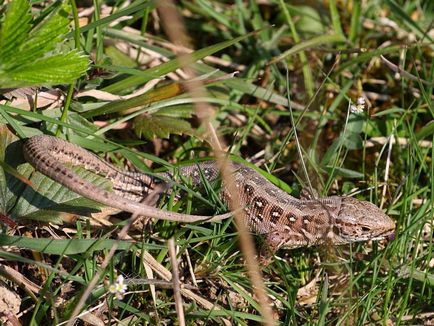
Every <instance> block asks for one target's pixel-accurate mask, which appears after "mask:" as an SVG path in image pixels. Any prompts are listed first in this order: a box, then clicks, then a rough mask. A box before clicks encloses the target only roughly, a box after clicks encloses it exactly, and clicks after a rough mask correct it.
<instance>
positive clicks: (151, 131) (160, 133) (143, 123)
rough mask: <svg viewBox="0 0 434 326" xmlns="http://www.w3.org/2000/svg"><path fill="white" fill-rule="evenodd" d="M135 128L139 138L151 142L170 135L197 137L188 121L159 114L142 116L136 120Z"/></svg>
mask: <svg viewBox="0 0 434 326" xmlns="http://www.w3.org/2000/svg"><path fill="white" fill-rule="evenodd" d="M133 127H134V131H135V132H136V134H137V136H138V137H142V136H143V137H145V138H147V139H150V140H152V139H154V138H155V137H158V138H169V136H170V134H178V135H182V134H187V135H194V136H197V135H196V132H195V130H194V129H193V128H192V127H191V125H190V123H189V122H188V121H186V120H183V119H179V118H176V117H171V116H165V115H159V114H142V115H140V116H138V117H137V118H136V119H134V125H133Z"/></svg>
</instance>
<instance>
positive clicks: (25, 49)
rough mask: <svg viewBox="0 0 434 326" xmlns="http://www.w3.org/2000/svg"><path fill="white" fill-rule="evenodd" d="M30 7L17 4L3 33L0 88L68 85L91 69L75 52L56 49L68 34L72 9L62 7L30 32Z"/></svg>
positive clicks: (21, 2)
mask: <svg viewBox="0 0 434 326" xmlns="http://www.w3.org/2000/svg"><path fill="white" fill-rule="evenodd" d="M29 9H30V7H29V4H28V2H27V1H26V0H14V1H13V2H12V3H11V4H10V5H9V8H8V10H7V13H6V15H5V20H4V22H3V25H2V27H1V30H0V44H1V46H0V88H13V87H24V86H32V85H47V84H68V83H72V82H74V81H75V80H76V79H77V78H79V77H80V76H81V75H82V74H83V73H84V72H85V71H86V70H87V68H88V65H89V60H88V59H87V57H85V56H82V55H80V53H79V52H78V51H76V50H73V51H70V52H67V53H65V52H63V53H62V52H60V50H57V51H56V50H55V48H56V46H57V47H59V43H60V42H61V41H63V40H64V39H65V35H66V33H67V32H68V31H69V22H70V21H69V18H68V13H69V11H70V7H69V5H66V4H64V5H61V6H60V7H59V8H58V9H56V10H54V11H53V12H52V13H51V14H50V15H49V16H48V17H47V18H45V19H44V20H43V21H42V22H41V23H39V24H38V25H37V26H36V27H34V28H33V30H31V31H30V24H29V22H30V20H31V16H30V11H29Z"/></svg>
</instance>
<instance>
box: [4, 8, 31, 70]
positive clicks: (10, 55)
mask: <svg viewBox="0 0 434 326" xmlns="http://www.w3.org/2000/svg"><path fill="white" fill-rule="evenodd" d="M31 19H32V16H31V14H30V6H29V2H28V1H27V0H15V1H12V2H11V3H10V4H9V6H8V8H7V10H6V14H5V18H4V21H3V24H2V26H1V29H0V44H1V46H0V67H2V66H3V65H5V64H6V63H7V62H10V61H11V60H13V59H14V58H16V56H17V48H19V47H20V45H21V44H23V43H24V41H25V39H26V38H27V36H28V34H29V31H30V21H31Z"/></svg>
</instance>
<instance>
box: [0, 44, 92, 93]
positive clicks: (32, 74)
mask: <svg viewBox="0 0 434 326" xmlns="http://www.w3.org/2000/svg"><path fill="white" fill-rule="evenodd" d="M88 64H89V61H88V59H87V57H86V56H83V55H81V54H80V53H79V52H78V51H77V50H73V51H71V52H69V53H67V54H64V53H62V54H57V55H53V56H50V57H46V58H43V59H40V60H37V61H35V62H30V63H28V64H26V65H22V66H21V67H19V68H17V69H14V70H11V71H8V72H7V73H4V74H2V73H1V71H0V88H2V87H24V86H30V85H41V84H69V83H72V82H74V81H75V80H76V79H77V78H78V77H79V76H81V75H82V74H83V73H84V72H85V71H86V70H87V68H88Z"/></svg>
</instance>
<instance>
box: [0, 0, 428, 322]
mask: <svg viewBox="0 0 434 326" xmlns="http://www.w3.org/2000/svg"><path fill="white" fill-rule="evenodd" d="M159 3H160V2H159V1H156V2H150V1H146V0H137V1H133V2H126V1H117V2H110V1H106V2H104V1H102V2H98V1H95V2H94V3H93V6H92V7H85V4H84V3H77V4H76V3H75V2H74V1H71V3H70V4H67V3H61V2H34V3H33V5H32V7H31V8H30V6H29V4H28V2H27V1H25V0H13V1H12V2H10V3H9V4H4V3H3V4H2V5H1V10H0V13H1V15H2V19H1V25H0V88H1V102H0V123H1V124H2V125H1V126H0V161H1V167H2V169H0V172H1V173H0V208H1V216H0V222H1V224H0V225H2V233H1V234H0V243H1V245H2V249H1V251H0V257H1V259H2V264H1V265H0V270H1V274H2V281H1V283H0V284H1V286H0V290H1V292H0V296H1V297H2V300H0V301H2V302H6V303H7V306H5V307H2V309H0V311H3V315H2V316H1V317H2V318H3V319H2V320H3V322H5V321H6V320H8V321H9V322H11V323H15V324H18V322H21V323H22V324H25V325H39V324H43V323H45V324H50V325H51V324H53V325H54V324H56V325H58V324H61V323H62V322H65V323H66V322H68V321H69V324H70V325H72V323H73V322H74V319H72V317H74V316H76V314H77V313H80V316H79V323H80V324H85V323H90V324H99V323H101V322H105V323H107V324H122V325H127V324H128V325H130V324H131V325H135V324H173V323H180V324H182V319H183V317H184V318H185V320H186V323H187V324H227V325H229V324H240V325H245V324H256V323H257V322H260V321H265V323H266V324H270V325H271V324H273V322H275V323H277V322H280V323H281V324H283V325H312V324H315V325H317V324H318V325H323V324H328V325H365V324H381V325H391V324H392V323H394V324H397V325H398V324H403V325H406V324H422V323H426V324H429V322H433V320H434V315H433V313H434V298H433V286H434V259H433V254H432V253H433V251H434V245H433V207H434V206H433V198H434V191H433V189H434V184H433V183H434V181H433V180H434V164H433V152H434V147H433V140H434V139H433V138H434V123H433V118H434V105H433V103H434V102H433V86H434V83H433V80H434V78H433V76H434V65H433V58H434V51H433V48H434V44H433V38H434V26H433V24H432V22H433V21H434V11H433V9H434V8H433V4H432V2H430V1H423V0H418V1H405V0H402V1H395V0H384V1H365V2H362V1H359V0H357V1H350V2H336V1H334V0H333V1H332V0H330V1H328V2H314V3H313V4H311V5H301V4H298V5H292V4H288V3H285V2H284V1H283V0H270V1H261V2H255V1H235V2H234V3H228V2H225V1H210V0H196V1H181V2H179V3H178V4H176V6H171V5H170V4H169V3H168V2H167V3H166V2H161V4H160V7H158V9H157V8H156V7H155V6H156V5H157V4H159ZM72 25H73V26H74V27H73V30H72V31H70V30H69V26H72ZM193 49H194V50H193ZM24 86H33V87H32V88H25V89H16V88H18V87H24ZM294 126H295V127H296V128H294ZM213 131H216V133H218V135H219V136H220V141H221V146H222V147H223V149H224V151H225V152H227V153H230V154H231V155H232V157H234V159H236V160H239V161H245V162H250V163H251V164H254V165H255V166H257V167H258V168H260V169H261V171H262V173H263V174H264V175H265V176H266V177H267V178H268V179H269V180H270V181H272V182H273V183H275V184H277V185H278V186H280V187H281V188H282V189H284V190H285V191H288V192H290V193H291V194H294V195H295V196H298V195H299V192H300V190H301V189H302V188H303V187H308V188H309V187H312V188H315V189H317V190H318V192H319V193H320V194H321V195H324V196H326V195H332V194H339V195H341V194H346V195H352V196H355V197H357V198H360V199H364V200H369V201H371V202H373V203H375V204H377V205H378V206H380V207H381V208H383V209H384V210H385V211H387V213H388V214H389V215H390V216H391V217H392V218H393V219H394V220H395V221H396V223H397V230H396V238H395V239H394V240H393V241H390V242H386V241H380V242H369V243H359V244H355V245H351V246H342V247H335V248H331V247H319V248H299V249H295V250H286V251H285V250H281V251H279V252H278V253H277V254H276V255H275V256H274V257H273V258H272V259H271V261H270V263H269V264H261V265H260V266H259V268H260V269H261V272H262V280H263V282H264V283H265V287H266V290H267V293H268V297H269V300H270V302H271V306H272V317H271V318H270V316H268V317H267V315H266V314H265V317H264V316H263V315H261V312H263V311H264V306H262V308H261V303H260V302H259V301H260V300H258V296H257V293H256V294H254V290H253V289H254V288H255V289H258V287H260V284H259V283H256V281H255V280H253V284H255V286H252V281H251V280H250V279H249V277H248V275H251V274H252V272H251V271H250V272H248V271H247V270H246V265H245V263H244V262H245V257H246V256H245V255H246V254H247V255H248V253H244V257H243V253H242V251H241V250H240V249H239V248H240V246H239V241H238V236H237V230H236V227H235V225H234V223H233V221H230V220H228V221H223V222H220V223H205V224H198V225H179V224H178V223H171V222H165V221H147V223H143V224H142V225H137V224H135V225H134V226H133V227H131V228H130V229H129V232H128V237H129V238H122V239H120V238H118V233H119V231H120V230H121V229H122V227H123V226H124V225H125V224H126V221H127V220H128V218H129V217H130V216H129V215H128V214H126V213H117V214H116V213H114V212H112V211H110V210H108V209H107V208H105V207H101V205H99V204H97V203H94V202H90V201H89V200H87V199H85V198H80V197H78V196H77V195H76V194H74V193H71V192H70V191H68V190H66V189H64V188H62V187H60V186H59V185H57V184H56V183H55V182H53V181H51V180H50V179H48V178H46V177H44V176H42V175H41V174H39V173H35V172H34V171H33V169H32V168H31V166H30V165H28V164H26V163H25V162H24V160H23V158H22V155H21V142H20V141H18V140H19V139H25V138H26V137H30V136H32V135H36V134H41V133H44V134H53V135H56V136H59V137H63V138H66V139H68V140H69V141H71V142H73V143H76V144H78V145H80V146H83V147H85V148H88V149H90V150H92V151H94V152H96V153H98V155H100V156H101V157H103V158H105V159H106V160H108V161H110V162H112V163H113V164H115V165H117V166H119V167H120V168H126V169H133V168H134V169H137V170H140V171H145V172H150V171H161V170H166V169H171V168H173V167H176V165H178V164H182V163H184V162H188V161H190V162H191V161H193V162H194V161H196V160H197V159H206V158H208V157H214V156H216V155H217V154H218V152H217V151H216V150H218V145H217V144H216V140H215V138H214V139H213V138H212V137H211V135H212V133H213ZM77 173H80V174H81V175H82V176H83V177H85V178H87V179H89V180H92V181H93V182H96V183H98V184H99V185H100V186H101V187H110V184H109V182H107V180H105V179H104V178H101V177H98V176H95V175H91V174H90V173H89V172H87V171H85V170H84V169H83V168H78V169H77ZM181 194H184V195H182V196H181V197H182V198H180V199H179V200H177V199H176V198H175V196H174V194H172V195H170V196H168V198H164V199H163V200H162V202H161V207H162V208H163V209H168V210H176V211H179V212H187V213H188V212H192V211H193V212H197V210H198V209H199V207H201V209H202V211H200V212H202V213H203V212H204V211H203V209H205V213H210V212H211V213H215V212H217V211H221V209H222V207H221V205H220V203H219V200H218V199H213V198H217V196H206V197H207V198H206V200H204V199H203V197H201V198H202V199H201V200H199V199H200V198H199V199H198V197H199V196H198V195H197V194H196V192H195V191H194V190H188V191H187V192H181ZM185 194H186V195H185ZM204 201H205V203H204ZM204 204H206V205H205V206H207V207H205V208H204V207H203V206H204ZM171 238H172V239H175V244H174V245H173V246H172V247H171V246H168V243H170V241H168V239H171ZM255 239H256V240H257V246H256V247H257V249H258V250H260V249H261V243H260V242H261V241H260V240H261V239H260V237H255ZM241 247H243V248H244V246H241ZM113 248H115V249H116V250H112V254H113V255H111V253H110V250H111V249H113ZM173 248H176V257H177V261H176V259H175V261H174V260H173V259H172V260H171V259H170V257H172V258H173V256H174V255H173V252H172V253H170V251H171V249H173ZM104 260H106V263H107V264H108V265H107V266H106V267H105V268H101V266H103V267H104V263H103V262H104ZM174 270H176V271H178V273H179V278H180V282H181V284H182V286H181V287H180V288H179V287H176V286H175V287H174V286H173V282H172V281H171V279H172V274H171V272H172V271H174ZM119 276H122V277H119ZM92 282H95V283H92ZM175 283H176V282H175ZM89 284H95V286H91V287H89ZM126 287H127V289H126ZM178 290H179V291H180V293H181V295H182V303H181V304H182V306H183V308H184V309H183V311H181V310H180V309H179V305H178V306H176V305H175V301H176V302H178V303H179V301H177V300H175V297H176V294H177V291H178ZM86 291H88V293H87V292H86ZM125 291H126V292H125ZM124 292H125V293H124ZM5 298H8V299H5ZM178 298H179V297H178ZM259 299H260V298H259ZM262 304H264V303H262ZM265 310H266V309H265ZM264 318H265V320H264ZM267 318H268V319H267Z"/></svg>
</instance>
